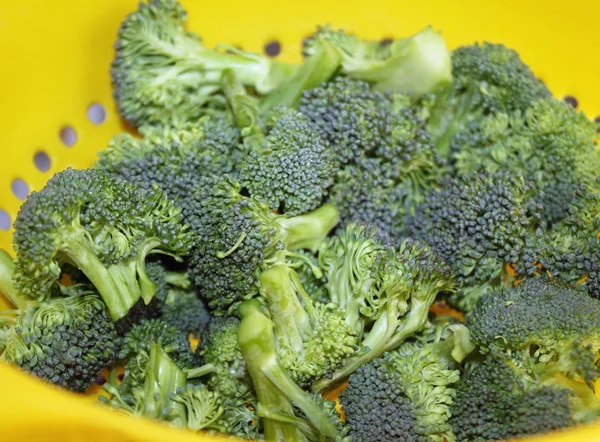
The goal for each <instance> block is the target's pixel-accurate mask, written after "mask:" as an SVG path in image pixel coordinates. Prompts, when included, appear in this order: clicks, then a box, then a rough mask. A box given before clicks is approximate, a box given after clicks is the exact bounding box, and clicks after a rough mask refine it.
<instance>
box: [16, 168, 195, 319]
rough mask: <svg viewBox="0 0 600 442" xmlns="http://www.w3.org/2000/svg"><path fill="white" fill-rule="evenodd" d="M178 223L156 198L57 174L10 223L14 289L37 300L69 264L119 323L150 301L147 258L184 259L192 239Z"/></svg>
mask: <svg viewBox="0 0 600 442" xmlns="http://www.w3.org/2000/svg"><path fill="white" fill-rule="evenodd" d="M181 221H182V217H181V210H180V209H178V208H176V207H175V206H173V205H172V204H171V203H170V202H169V200H168V199H167V197H166V196H165V195H164V194H163V193H161V192H155V191H147V190H142V189H140V188H138V187H137V186H135V185H133V184H131V183H128V182H126V181H124V180H122V179H119V178H115V177H112V176H110V175H109V174H107V173H106V172H103V171H99V170H94V169H88V170H74V169H67V170H65V171H63V172H59V173H57V174H56V175H55V176H54V177H53V178H52V179H51V180H50V181H49V182H48V184H47V185H46V186H45V187H44V188H43V189H42V190H41V191H39V192H34V193H32V194H31V195H30V196H29V197H28V198H27V200H26V201H25V203H24V204H23V205H22V206H21V210H20V211H19V214H18V215H17V219H16V221H15V235H14V247H15V250H16V252H17V260H16V263H15V274H14V279H15V282H16V286H17V288H18V289H19V290H21V291H22V292H23V293H24V294H25V295H27V296H30V297H38V298H41V299H43V298H45V297H47V294H48V293H49V292H50V289H51V288H52V286H53V285H55V284H56V283H57V281H58V280H59V279H60V277H61V265H62V264H64V263H69V264H72V265H75V266H76V267H78V268H79V269H81V271H82V272H83V273H84V274H85V276H86V277H87V278H88V279H89V280H90V281H91V283H92V284H93V285H94V287H95V288H96V290H98V292H99V294H100V296H101V297H102V299H103V300H104V302H105V303H106V305H107V307H108V310H109V313H110V315H111V316H112V318H113V319H115V320H116V319H119V318H122V317H123V316H125V315H126V314H127V312H128V311H129V309H130V308H131V307H132V306H133V305H134V304H135V303H136V302H137V300H138V299H140V297H141V298H142V299H143V300H144V302H145V303H149V302H150V301H151V300H152V297H153V296H154V294H155V291H156V286H155V284H154V283H153V282H152V281H151V280H150V278H148V275H147V274H146V270H145V259H146V257H147V256H148V255H150V254H154V253H166V254H170V255H172V256H174V257H176V258H179V257H181V256H185V255H187V254H188V252H189V249H190V247H191V235H190V234H189V229H188V227H187V225H184V224H182V222H181Z"/></svg>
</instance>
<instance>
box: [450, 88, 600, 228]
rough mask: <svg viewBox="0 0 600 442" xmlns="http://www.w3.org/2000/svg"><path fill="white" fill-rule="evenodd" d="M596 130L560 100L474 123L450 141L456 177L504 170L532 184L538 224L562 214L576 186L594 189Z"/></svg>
mask: <svg viewBox="0 0 600 442" xmlns="http://www.w3.org/2000/svg"><path fill="white" fill-rule="evenodd" d="M596 126H597V125H596V124H595V123H594V122H592V121H590V120H588V119H587V118H586V116H585V115H584V114H583V113H580V112H577V111H576V110H575V109H573V107H572V106H571V105H569V104H568V103H565V102H563V101H560V100H555V99H552V98H551V99H547V100H540V101H537V102H535V103H533V104H532V105H531V107H529V108H527V110H523V111H520V112H515V113H512V114H506V113H497V114H495V115H491V116H489V117H487V118H483V119H480V120H476V121H474V122H473V123H471V124H469V125H468V126H467V127H466V128H465V129H464V130H462V131H461V132H460V133H459V134H458V135H456V136H455V137H454V138H453V139H452V141H451V157H452V160H453V161H454V163H455V164H454V166H455V168H456V171H457V173H458V174H460V175H465V174H467V175H468V174H471V173H473V172H481V171H484V172H488V173H496V172H499V171H502V170H510V171H511V173H513V174H519V175H522V176H523V177H525V179H527V180H530V181H533V182H534V183H535V185H536V190H537V192H538V195H537V196H536V199H537V201H539V202H540V203H541V204H542V205H543V207H544V211H543V212H542V216H543V218H544V220H546V221H548V222H550V223H555V222H557V221H560V220H561V219H562V218H564V216H566V213H567V211H568V207H569V205H570V204H571V201H572V199H573V195H574V193H575V191H576V190H577V186H578V185H579V184H585V185H592V184H594V183H595V180H596V176H597V175H598V170H599V169H600V151H599V150H598V148H597V146H596V145H595V142H594V140H595V138H596V135H597V134H596Z"/></svg>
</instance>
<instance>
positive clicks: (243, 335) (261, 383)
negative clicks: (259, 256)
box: [238, 300, 337, 441]
mask: <svg viewBox="0 0 600 442" xmlns="http://www.w3.org/2000/svg"><path fill="white" fill-rule="evenodd" d="M239 312H240V314H241V316H242V321H241V324H240V329H239V333H238V340H239V344H240V348H241V350H242V353H243V355H244V358H245V359H246V364H247V366H248V371H249V373H250V377H251V378H252V383H253V385H254V388H255V390H256V394H257V396H258V401H259V403H260V407H261V409H262V410H263V411H264V413H265V415H270V413H274V414H275V415H284V416H285V415H287V416H290V417H294V416H295V415H294V410H293V407H292V404H293V405H294V406H296V407H298V408H299V409H300V410H302V412H303V413H304V414H305V416H306V417H307V420H308V422H309V423H310V425H312V426H313V427H314V428H315V429H316V430H317V431H318V432H319V433H320V434H322V435H323V436H325V437H330V438H334V437H335V436H336V434H337V430H336V427H335V425H334V424H333V423H332V422H331V421H330V420H329V417H328V415H327V413H325V412H324V410H323V409H322V408H321V407H319V405H318V404H317V403H315V402H314V400H313V398H312V397H311V396H310V394H308V393H307V392H305V391H304V390H302V389H301V388H300V387H299V386H298V385H296V383H294V381H293V380H292V379H291V378H290V377H289V376H288V375H287V374H286V373H285V371H284V370H283V369H282V367H281V366H280V365H279V362H278V360H277V348H276V343H275V338H274V335H273V322H272V321H271V320H270V319H269V318H267V317H266V316H265V315H264V314H263V313H262V312H261V311H260V303H259V302H258V301H257V300H249V301H246V302H244V303H243V304H242V305H241V306H240V308H239ZM294 420H295V419H290V420H289V422H282V421H281V419H271V418H263V426H264V430H265V439H267V440H272V441H306V440H307V438H306V436H305V434H304V433H303V432H302V426H298V425H296V424H295V423H292V422H294Z"/></svg>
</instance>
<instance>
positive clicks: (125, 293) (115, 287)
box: [62, 233, 141, 320]
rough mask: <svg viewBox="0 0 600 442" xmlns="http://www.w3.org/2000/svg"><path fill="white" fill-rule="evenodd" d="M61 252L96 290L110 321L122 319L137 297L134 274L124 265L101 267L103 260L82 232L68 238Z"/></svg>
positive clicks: (138, 289)
mask: <svg viewBox="0 0 600 442" xmlns="http://www.w3.org/2000/svg"><path fill="white" fill-rule="evenodd" d="M62 252H63V253H64V254H65V255H66V256H67V257H68V258H69V259H70V260H71V261H72V262H73V263H74V264H75V265H76V266H77V267H79V268H80V269H81V271H82V272H83V273H84V274H85V276H86V277H87V278H88V279H89V280H90V281H91V283H92V284H93V285H94V287H96V290H98V293H99V294H100V296H101V297H102V299H103V300H104V303H105V304H106V306H107V307H108V311H109V313H110V315H111V317H112V318H113V320H117V319H120V318H122V317H123V316H125V315H126V314H127V312H128V311H129V309H130V308H131V307H133V305H134V304H135V303H136V302H137V300H138V299H139V298H140V296H141V292H140V288H139V286H138V284H137V277H136V273H137V272H135V270H131V269H126V268H125V267H126V266H124V265H123V264H114V265H111V266H110V267H109V268H108V269H107V268H106V267H104V264H103V263H102V261H100V259H98V257H97V256H96V253H95V252H94V250H93V249H92V248H91V247H90V246H89V245H88V243H87V238H86V237H85V233H84V234H83V235H77V234H74V235H73V234H72V235H70V237H68V240H67V242H66V245H65V247H64V248H63V249H62Z"/></svg>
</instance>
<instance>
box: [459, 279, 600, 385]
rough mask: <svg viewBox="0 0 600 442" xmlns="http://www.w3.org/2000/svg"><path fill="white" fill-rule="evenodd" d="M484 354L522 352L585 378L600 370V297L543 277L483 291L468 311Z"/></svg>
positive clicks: (548, 368) (589, 380)
mask: <svg viewBox="0 0 600 442" xmlns="http://www.w3.org/2000/svg"><path fill="white" fill-rule="evenodd" d="M468 321H469V327H470V329H471V333H472V339H473V342H475V343H476V344H478V345H479V346H480V351H481V352H482V353H488V352H492V353H496V352H498V351H508V352H513V351H526V353H527V354H530V355H531V357H532V358H534V359H535V362H536V364H537V366H538V369H539V368H540V367H541V366H542V364H543V365H545V368H544V371H545V372H550V371H558V372H560V373H562V374H563V375H565V376H568V377H571V378H572V379H574V380H578V379H580V378H581V379H583V380H584V381H585V382H586V383H587V384H588V386H589V387H590V388H591V389H593V388H594V382H595V381H596V380H597V379H598V377H599V375H600V367H598V366H597V365H596V364H597V362H598V360H599V358H600V356H599V355H600V301H598V300H596V299H593V298H591V297H589V296H587V294H586V293H584V292H583V291H582V290H578V289H576V288H572V287H570V286H568V285H566V284H565V283H563V282H561V281H556V280H554V279H550V278H548V277H546V276H539V277H532V278H527V279H526V280H525V281H524V282H522V283H521V284H519V285H518V286H517V287H514V288H510V289H506V290H502V291H500V292H498V293H492V294H489V295H486V296H484V297H483V298H482V299H481V301H480V302H479V303H478V304H477V306H476V307H475V309H474V310H473V312H472V313H471V314H470V315H469V316H468Z"/></svg>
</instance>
